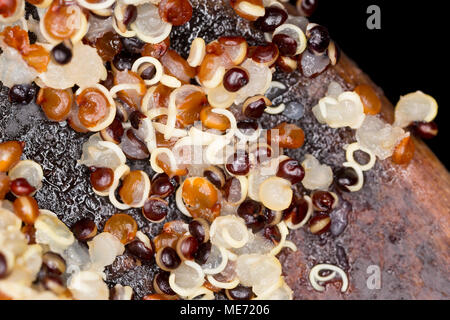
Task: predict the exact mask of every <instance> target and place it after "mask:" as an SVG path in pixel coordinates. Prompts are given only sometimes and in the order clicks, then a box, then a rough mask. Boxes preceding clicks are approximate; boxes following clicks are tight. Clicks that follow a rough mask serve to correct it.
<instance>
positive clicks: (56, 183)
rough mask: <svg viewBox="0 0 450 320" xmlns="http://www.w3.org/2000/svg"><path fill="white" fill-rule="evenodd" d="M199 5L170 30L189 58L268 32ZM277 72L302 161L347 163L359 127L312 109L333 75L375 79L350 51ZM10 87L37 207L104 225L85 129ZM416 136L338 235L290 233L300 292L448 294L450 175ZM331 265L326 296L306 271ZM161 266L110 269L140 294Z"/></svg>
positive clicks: (372, 182)
mask: <svg viewBox="0 0 450 320" xmlns="http://www.w3.org/2000/svg"><path fill="white" fill-rule="evenodd" d="M192 3H193V4H194V6H195V10H194V17H193V19H192V20H191V22H190V23H188V24H187V25H186V26H184V27H181V28H175V29H174V32H173V35H172V47H173V48H174V49H176V50H178V51H179V52H182V53H183V54H184V55H185V56H186V55H187V53H188V48H189V46H188V44H189V43H190V42H191V41H192V40H193V39H194V38H195V37H197V36H201V37H203V38H205V40H206V41H212V40H214V39H216V38H217V37H219V36H222V35H244V36H245V37H246V38H247V39H248V40H249V42H250V43H252V44H254V43H262V41H263V37H262V35H261V34H260V33H259V32H257V31H255V30H253V29H252V28H251V26H250V25H249V24H248V23H247V21H245V20H243V19H240V18H238V17H236V15H235V14H234V12H233V11H232V10H231V8H230V7H229V6H228V4H227V0H215V1H209V0H193V1H192ZM344 49H345V48H344ZM275 79H276V80H279V81H282V82H283V83H285V84H286V85H287V86H288V88H289V89H288V91H287V92H285V93H283V94H282V95H281V96H280V97H278V98H276V99H275V101H274V103H281V102H286V103H287V102H291V101H297V102H300V103H302V104H303V105H304V107H305V115H304V117H303V118H302V119H300V120H299V121H297V124H298V125H299V126H300V127H302V128H303V129H304V130H305V133H306V144H305V146H304V147H303V148H301V149H299V150H295V151H292V152H290V155H291V156H292V157H295V158H297V159H300V160H302V159H303V157H304V155H305V154H306V153H312V154H313V155H314V156H316V157H317V158H318V159H319V160H320V161H321V162H323V163H326V164H328V165H330V166H332V168H333V169H336V168H338V167H340V165H341V164H342V163H343V162H344V161H345V153H344V150H343V146H344V145H345V144H348V143H351V142H354V141H355V138H354V131H353V130H349V129H337V130H336V129H331V128H328V127H327V126H324V125H320V124H319V123H318V122H317V121H316V120H315V118H314V116H313V115H312V113H311V108H312V107H313V106H314V105H315V104H316V103H317V101H318V100H319V99H320V98H321V97H323V95H324V94H325V92H326V89H327V86H328V84H329V83H330V82H331V81H333V80H334V81H338V82H339V83H340V84H341V85H343V86H345V87H346V88H347V89H349V90H351V89H352V88H353V87H354V86H355V85H357V84H360V83H370V84H371V85H373V84H372V83H371V82H370V79H369V78H368V77H367V76H366V75H364V74H363V73H362V72H361V71H360V69H359V68H358V67H357V66H355V65H354V64H353V63H352V62H351V61H350V60H349V59H347V58H346V57H345V56H344V57H343V59H342V60H341V62H340V63H339V65H338V66H336V67H335V68H330V69H329V70H327V71H326V72H325V73H323V74H322V75H320V76H319V77H317V78H315V79H306V78H304V77H302V76H301V75H300V74H299V73H298V72H295V73H293V74H290V75H286V74H281V73H277V74H276V75H275ZM381 85H382V84H381ZM377 90H379V93H380V96H383V95H382V91H381V90H380V89H377ZM6 94H7V88H4V87H3V88H1V87H0V141H5V140H13V139H17V140H22V141H26V142H27V146H26V148H25V155H26V157H27V158H30V159H34V160H35V161H38V162H39V163H41V164H42V165H43V167H44V173H45V179H44V187H43V189H42V190H40V191H39V192H38V194H37V195H36V198H37V200H38V202H39V205H40V206H41V207H42V208H45V209H49V210H52V211H54V212H55V213H57V214H58V216H59V217H60V218H61V219H62V220H63V221H64V222H65V223H66V224H67V225H68V226H71V225H72V224H73V223H74V222H76V221H77V220H79V219H81V218H82V217H85V216H90V217H93V218H94V219H95V221H96V222H97V224H98V226H99V229H100V230H102V228H103V225H104V223H105V221H106V220H107V219H108V217H109V216H111V215H112V214H114V213H115V212H116V210H115V209H114V207H113V206H112V205H111V204H110V203H109V202H108V200H107V199H104V198H99V197H97V196H96V195H95V194H93V192H92V191H91V188H90V186H89V182H88V172H87V170H86V168H83V167H80V166H77V164H76V160H77V159H79V157H80V155H81V145H82V143H83V142H84V141H86V139H87V136H86V135H81V134H77V133H75V132H73V131H72V130H71V129H70V128H68V127H67V126H65V125H61V124H56V123H51V122H49V121H47V120H46V119H45V117H44V115H43V114H42V112H41V111H40V110H39V108H38V107H37V106H36V105H34V104H30V105H28V106H17V105H11V104H10V103H9V102H8V101H7V98H6ZM383 117H384V118H385V119H386V120H388V121H391V120H392V105H391V104H390V103H389V101H387V99H386V98H384V97H383ZM286 120H288V119H287V118H286V117H284V116H283V115H282V116H268V115H266V116H265V117H264V118H263V121H262V123H263V125H264V126H265V127H270V126H273V125H275V124H278V123H280V122H282V121H286ZM291 122H292V121H291ZM415 142H416V154H415V157H414V159H413V161H412V163H411V164H409V165H408V166H397V165H393V164H392V163H391V162H390V160H389V159H388V160H386V161H382V162H381V161H378V162H377V164H376V166H375V167H374V168H373V169H372V170H371V171H369V172H367V173H365V186H364V188H363V189H362V190H361V191H360V192H358V193H352V194H342V195H340V197H341V201H340V204H339V206H338V208H336V210H335V211H334V212H333V213H332V232H331V233H329V234H327V235H325V236H321V237H317V236H313V235H311V234H309V233H308V232H307V231H306V230H298V231H294V232H292V233H291V235H290V236H289V239H290V240H292V241H293V242H294V243H296V244H297V246H298V248H299V250H298V251H297V252H295V253H293V252H291V251H290V250H288V249H285V250H283V252H282V253H281V255H280V259H281V261H282V263H283V270H284V274H285V276H286V281H287V282H288V284H289V285H290V286H291V287H292V288H293V290H294V292H295V298H296V299H448V298H449V296H450V270H449V265H450V259H449V251H450V250H449V249H450V246H449V245H450V240H449V239H450V237H449V235H450V234H449V233H450V226H449V223H450V222H449V221H450V220H449V215H450V199H449V195H450V177H449V173H448V172H447V170H446V169H445V168H444V167H443V166H442V164H441V163H440V162H439V160H438V159H437V158H436V157H435V156H434V155H433V153H432V152H431V151H430V150H429V149H428V148H427V147H426V146H425V145H424V144H423V143H422V142H421V141H415ZM132 166H133V167H135V168H140V169H143V170H145V171H147V172H148V173H149V174H150V175H152V171H151V169H150V166H149V165H148V163H147V162H143V161H141V162H133V164H132ZM128 213H130V214H131V215H132V216H133V217H134V218H135V219H136V220H137V222H138V225H139V228H140V229H142V230H143V231H144V232H145V233H147V234H148V235H150V236H154V235H156V234H157V233H158V232H159V230H160V229H161V227H162V225H161V224H159V225H156V224H151V223H148V222H147V221H146V220H145V219H143V218H142V216H141V215H140V213H139V211H138V210H130V211H129V212H128ZM175 218H183V215H182V214H181V213H180V212H178V211H177V210H176V208H175V207H174V205H173V201H172V210H171V213H170V215H169V217H168V219H175ZM343 252H345V253H343ZM325 262H326V263H333V264H336V265H338V266H340V267H342V268H343V269H345V270H346V271H347V273H348V275H349V280H350V288H349V290H348V292H346V293H344V294H341V293H340V291H339V284H338V283H335V284H334V285H333V284H330V285H328V286H327V290H326V291H325V292H324V293H318V292H316V291H314V290H313V288H312V287H311V286H310V285H309V281H308V273H309V270H310V269H311V268H312V267H313V266H314V265H315V264H317V263H325ZM371 265H377V266H379V267H380V270H381V276H382V283H381V289H379V290H369V289H368V288H367V285H366V281H367V278H368V276H369V275H368V274H367V273H366V270H367V268H368V267H369V266H371ZM156 269H157V268H156V267H155V266H154V265H152V264H143V265H140V266H138V265H137V264H136V261H135V260H134V259H133V258H132V257H131V256H130V255H128V254H127V253H126V254H125V255H124V256H121V257H119V258H118V259H117V260H116V261H115V262H114V264H113V265H112V266H110V267H108V269H107V276H108V283H109V284H111V285H114V284H115V283H121V284H124V285H131V286H132V287H133V288H134V290H135V293H136V297H137V298H139V297H142V296H143V295H145V294H148V293H150V292H151V291H152V289H151V281H152V278H153V274H154V272H155V270H156Z"/></svg>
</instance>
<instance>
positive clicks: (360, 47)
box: [293, 0, 450, 167]
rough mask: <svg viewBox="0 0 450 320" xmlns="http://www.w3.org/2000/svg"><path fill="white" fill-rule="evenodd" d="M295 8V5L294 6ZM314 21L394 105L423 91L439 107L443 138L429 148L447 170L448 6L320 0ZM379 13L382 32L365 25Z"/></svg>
mask: <svg viewBox="0 0 450 320" xmlns="http://www.w3.org/2000/svg"><path fill="white" fill-rule="evenodd" d="M293 2H294V3H295V1H293ZM318 3H319V6H318V9H317V11H316V12H315V13H314V15H313V16H312V17H311V21H312V22H316V23H319V24H322V25H324V26H326V27H328V29H329V31H330V34H331V36H332V38H333V39H334V40H336V42H337V43H338V44H339V46H340V47H341V49H342V50H343V51H344V52H345V53H346V54H347V55H348V56H349V57H350V58H352V59H353V60H354V61H356V63H358V65H359V66H360V68H361V69H362V70H363V71H364V72H366V73H367V74H368V75H369V76H370V77H371V78H372V80H374V82H375V83H376V84H377V85H378V86H380V87H381V88H382V89H383V90H384V92H385V94H386V96H387V97H388V98H389V100H390V101H391V102H392V103H393V104H394V105H395V104H396V103H397V101H398V100H399V98H400V96H401V95H405V94H407V93H410V92H414V91H417V90H422V91H423V92H425V93H427V94H430V95H432V96H433V97H434V98H435V99H436V100H437V102H438V104H439V113H438V117H437V119H436V122H437V124H438V126H439V134H438V136H437V137H436V138H434V139H432V140H428V141H427V143H428V145H429V146H430V147H431V148H432V150H433V151H434V152H435V153H436V155H437V156H438V157H439V158H440V159H441V161H442V162H443V163H444V164H446V165H447V167H449V164H450V163H449V159H450V157H449V155H448V154H447V152H446V148H447V145H448V144H447V140H446V138H447V136H448V133H449V127H450V125H449V124H447V123H446V121H448V120H449V119H450V115H449V110H448V102H449V95H450V90H449V85H450V79H449V76H450V74H449V62H450V50H449V49H448V47H450V46H449V45H448V42H449V40H448V39H449V34H448V30H449V27H448V25H447V23H449V22H450V17H449V11H448V10H446V7H447V5H446V3H447V2H446V1H439V0H429V1H413V0H318ZM372 4H375V5H378V6H379V7H380V8H381V30H369V29H368V28H367V26H366V21H367V18H368V17H369V14H367V13H366V11H367V8H368V7H369V6H370V5H372Z"/></svg>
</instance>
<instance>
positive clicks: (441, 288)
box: [281, 55, 450, 299]
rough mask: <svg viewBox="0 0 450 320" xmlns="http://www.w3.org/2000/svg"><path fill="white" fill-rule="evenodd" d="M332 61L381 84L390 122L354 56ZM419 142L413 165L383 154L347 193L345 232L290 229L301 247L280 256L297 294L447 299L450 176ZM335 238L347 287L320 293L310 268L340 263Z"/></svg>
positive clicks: (345, 73) (340, 69) (353, 80)
mask: <svg viewBox="0 0 450 320" xmlns="http://www.w3.org/2000/svg"><path fill="white" fill-rule="evenodd" d="M334 68H335V71H336V72H337V74H338V75H339V76H340V77H341V78H342V79H343V80H344V81H345V82H346V83H348V84H349V86H350V87H352V86H356V85H358V84H363V83H364V84H368V85H371V86H372V87H374V88H376V90H377V92H378V93H379V96H380V97H381V99H382V104H383V106H382V116H383V118H384V119H386V120H387V121H388V122H392V120H393V106H392V104H391V103H390V102H389V101H388V100H387V98H386V97H385V96H384V94H383V92H382V90H381V89H380V88H378V87H377V86H376V85H375V84H374V83H373V82H372V81H371V80H370V79H369V77H368V76H367V75H365V74H364V73H363V72H362V71H361V70H360V69H359V68H358V67H357V66H356V64H355V63H354V62H353V61H351V60H350V59H349V58H348V57H346V56H345V55H343V56H342V58H341V60H340V62H339V64H338V65H337V66H335V67H334ZM415 144H416V152H415V155H414V159H413V160H412V162H411V163H410V164H409V165H405V166H398V165H395V164H393V163H392V162H391V160H390V159H387V160H385V161H382V162H381V164H382V173H381V174H380V173H375V174H371V173H370V172H369V173H368V174H366V175H365V186H364V188H363V190H361V191H360V192H358V193H352V194H345V195H343V198H344V199H345V200H346V201H348V202H349V203H351V206H350V209H349V210H348V218H349V223H348V226H347V228H346V230H345V232H344V233H343V234H342V235H340V236H339V237H329V238H324V239H321V240H315V239H312V238H311V237H310V235H308V233H307V231H306V230H299V231H295V232H292V233H291V235H290V239H291V240H292V241H293V242H294V243H295V244H296V245H297V246H298V251H297V252H291V251H290V250H287V249H285V253H283V254H282V255H281V260H282V262H283V267H284V272H285V275H286V281H287V283H288V284H289V285H290V286H291V288H292V289H293V290H294V298H295V299H448V298H449V296H450V269H449V265H450V257H449V253H450V219H449V217H450V201H449V197H450V176H449V173H448V171H447V169H446V168H445V167H444V166H443V165H442V163H441V162H440V161H439V160H438V159H437V158H436V156H435V155H434V154H433V153H432V152H431V151H430V149H429V148H428V147H427V146H426V145H425V144H424V143H423V142H422V141H420V140H417V139H415ZM344 210H346V209H344ZM336 245H338V246H342V247H343V248H345V251H346V254H347V256H348V262H349V266H350V267H349V269H348V271H347V274H348V276H349V283H350V286H349V289H348V290H347V292H345V293H341V292H340V290H339V288H340V282H339V281H335V282H333V283H331V284H328V285H327V286H326V291H325V292H323V293H320V292H317V291H315V290H314V289H313V288H312V287H311V285H310V283H309V280H308V274H309V271H310V270H311V268H312V267H313V266H314V265H315V264H317V263H326V262H328V263H334V262H336V261H335V260H336V259H334V260H333V258H330V257H333V256H335V255H336V254H334V255H333V253H336ZM287 251H289V252H288V253H287ZM371 266H375V267H371ZM377 267H379V270H380V272H381V288H379V289H370V288H369V287H370V286H368V283H367V282H368V281H369V282H370V281H371V280H373V278H371V276H373V275H374V271H373V270H376V268H377ZM371 268H372V269H371Z"/></svg>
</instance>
